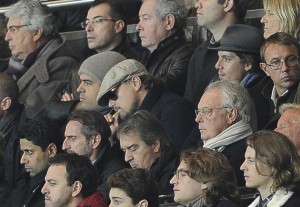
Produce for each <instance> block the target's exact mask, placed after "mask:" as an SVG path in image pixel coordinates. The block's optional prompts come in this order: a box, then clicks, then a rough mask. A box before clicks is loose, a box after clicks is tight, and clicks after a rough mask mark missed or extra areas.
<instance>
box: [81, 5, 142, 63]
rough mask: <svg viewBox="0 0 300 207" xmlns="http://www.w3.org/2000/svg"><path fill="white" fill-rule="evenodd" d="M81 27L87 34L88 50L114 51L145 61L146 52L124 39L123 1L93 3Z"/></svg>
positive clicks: (125, 20) (125, 27) (125, 21)
mask: <svg viewBox="0 0 300 207" xmlns="http://www.w3.org/2000/svg"><path fill="white" fill-rule="evenodd" d="M81 25H82V28H83V29H85V31H86V33H87V42H88V47H89V48H90V49H93V50H96V51H97V52H98V53H100V52H104V51H110V50H111V51H116V52H118V53H120V54H122V55H124V56H125V57H126V58H130V59H136V60H138V61H140V62H143V59H145V57H144V56H145V54H146V50H145V49H143V48H142V47H141V46H140V47H139V48H137V47H136V46H135V47H132V45H130V44H132V43H130V42H129V39H127V38H126V29H127V18H126V13H125V3H124V2H123V1H116V0H99V1H95V2H94V3H93V4H92V6H91V8H90V9H89V11H88V14H87V17H86V20H85V21H83V22H82V24H81Z"/></svg>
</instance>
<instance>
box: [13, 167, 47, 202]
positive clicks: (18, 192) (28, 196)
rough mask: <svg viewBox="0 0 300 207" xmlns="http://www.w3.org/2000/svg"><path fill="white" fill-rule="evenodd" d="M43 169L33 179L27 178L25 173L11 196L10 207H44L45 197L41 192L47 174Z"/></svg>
mask: <svg viewBox="0 0 300 207" xmlns="http://www.w3.org/2000/svg"><path fill="white" fill-rule="evenodd" d="M47 170H48V169H45V170H43V171H42V172H40V173H39V174H37V175H35V176H34V177H28V176H27V175H28V174H27V173H25V174H24V178H23V179H22V180H19V183H18V186H17V187H16V188H15V189H14V190H13V192H12V194H11V199H10V200H11V206H13V207H27V206H28V207H43V206H45V197H44V195H43V194H42V192H41V190H42V187H43V185H44V183H45V176H46V174H47Z"/></svg>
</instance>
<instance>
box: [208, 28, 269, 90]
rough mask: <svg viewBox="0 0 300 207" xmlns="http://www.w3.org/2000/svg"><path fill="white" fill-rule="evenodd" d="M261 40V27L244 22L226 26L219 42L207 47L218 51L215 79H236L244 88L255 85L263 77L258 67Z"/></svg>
mask: <svg viewBox="0 0 300 207" xmlns="http://www.w3.org/2000/svg"><path fill="white" fill-rule="evenodd" d="M263 41H264V38H263V32H262V30H261V29H258V28H256V27H253V26H249V25H244V24H233V25H231V26H228V27H227V28H226V30H225V32H224V34H223V36H222V38H221V40H220V44H219V45H218V46H216V47H214V46H213V45H211V46H210V47H209V49H211V50H217V51H218V57H219V59H218V61H217V62H216V64H215V68H216V69H217V71H218V75H217V77H216V79H219V80H236V81H238V82H240V83H241V84H242V85H243V86H244V87H246V88H251V87H253V86H255V85H256V84H257V83H258V82H259V81H261V80H262V78H263V77H265V74H264V72H263V71H262V70H261V69H260V68H259V63H260V57H259V49H260V46H261V45H262V43H263Z"/></svg>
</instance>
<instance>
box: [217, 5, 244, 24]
mask: <svg viewBox="0 0 300 207" xmlns="http://www.w3.org/2000/svg"><path fill="white" fill-rule="evenodd" d="M224 3H225V0H218V4H224ZM248 7H249V0H234V5H233V12H234V15H235V17H236V18H237V19H238V20H239V22H241V23H242V22H244V18H245V15H246V13H247V9H248Z"/></svg>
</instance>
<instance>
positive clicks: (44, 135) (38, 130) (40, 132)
mask: <svg viewBox="0 0 300 207" xmlns="http://www.w3.org/2000/svg"><path fill="white" fill-rule="evenodd" d="M17 137H18V138H19V139H26V140H28V141H30V142H32V143H33V144H34V145H37V146H39V147H40V148H41V149H42V150H43V151H45V150H46V149H47V147H48V146H49V144H51V143H53V144H55V145H56V147H57V149H61V146H62V141H63V136H62V134H61V133H60V130H59V128H58V126H57V125H56V124H55V123H54V122H53V121H51V120H49V119H47V118H43V117H38V118H35V119H32V120H29V121H27V122H26V123H25V124H24V125H22V126H21V128H20V130H19V131H18V133H17Z"/></svg>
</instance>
